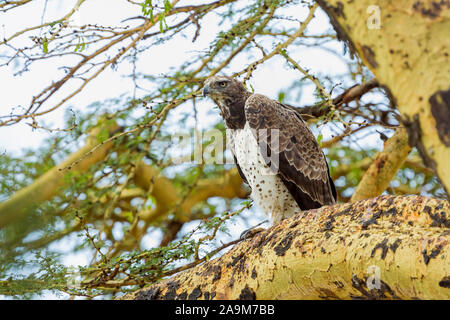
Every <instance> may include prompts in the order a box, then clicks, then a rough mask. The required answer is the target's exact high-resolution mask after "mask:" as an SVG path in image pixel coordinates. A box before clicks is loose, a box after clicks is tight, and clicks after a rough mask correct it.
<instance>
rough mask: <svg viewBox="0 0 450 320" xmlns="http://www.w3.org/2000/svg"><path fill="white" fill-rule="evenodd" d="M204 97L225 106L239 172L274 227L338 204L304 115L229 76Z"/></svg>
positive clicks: (213, 80) (214, 81)
mask: <svg viewBox="0 0 450 320" xmlns="http://www.w3.org/2000/svg"><path fill="white" fill-rule="evenodd" d="M203 96H209V97H210V98H211V99H212V100H213V101H214V102H215V103H216V104H217V106H218V107H219V109H220V113H221V115H222V117H223V119H224V121H225V125H226V127H227V144H228V145H229V147H230V149H231V151H232V153H233V156H234V161H235V163H236V166H237V168H238V171H239V173H240V175H241V177H242V179H243V180H244V181H245V182H246V183H247V184H248V185H249V186H250V187H251V189H252V193H251V197H252V199H253V200H254V201H255V202H256V204H257V205H258V206H259V207H260V208H261V209H262V210H263V211H264V212H265V213H266V215H268V216H269V217H270V218H271V221H272V223H273V224H274V223H277V222H279V221H280V220H282V219H285V218H288V217H290V216H292V215H293V214H295V213H298V212H300V211H301V210H309V209H314V208H320V207H321V206H324V205H329V204H333V203H335V201H336V189H335V187H334V184H333V181H332V180H331V177H330V174H329V168H328V164H327V162H326V159H325V156H324V154H323V152H322V150H321V149H320V147H319V144H318V143H317V141H316V139H315V137H314V135H313V134H312V132H311V130H310V129H309V128H308V126H307V125H306V124H305V122H304V121H303V120H302V118H301V116H300V114H299V113H297V112H296V111H295V110H294V109H292V108H291V107H288V106H286V105H283V104H282V103H279V102H278V101H275V100H272V99H269V98H267V97H265V96H263V95H261V94H253V93H251V92H249V91H247V90H246V88H245V87H244V85H243V84H242V83H241V82H239V81H238V80H236V79H233V78H230V77H226V76H213V77H210V78H208V79H207V80H206V81H205V83H204V88H203Z"/></svg>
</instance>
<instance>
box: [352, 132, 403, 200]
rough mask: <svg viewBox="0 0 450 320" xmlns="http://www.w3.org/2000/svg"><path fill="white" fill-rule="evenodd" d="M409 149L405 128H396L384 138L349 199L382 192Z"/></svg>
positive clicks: (368, 196) (360, 198)
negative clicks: (386, 138)
mask: <svg viewBox="0 0 450 320" xmlns="http://www.w3.org/2000/svg"><path fill="white" fill-rule="evenodd" d="M410 151H411V147H410V146H409V144H408V136H407V133H406V130H405V129H404V128H398V129H397V130H396V131H395V133H394V135H393V136H392V137H391V138H389V139H388V140H386V142H385V143H384V149H383V150H382V151H381V152H380V153H379V154H378V155H377V157H376V159H375V161H374V162H372V164H371V165H370V167H369V168H368V169H367V171H366V172H365V173H364V176H363V178H362V179H361V181H360V182H359V184H358V187H357V188H356V190H355V192H354V193H353V195H352V198H351V201H358V200H362V199H369V198H373V197H376V196H379V195H380V194H382V193H383V192H384V190H386V188H387V187H388V186H389V183H390V182H391V180H392V178H393V177H394V176H395V174H396V173H397V171H398V169H400V167H401V166H402V164H403V163H404V162H405V160H406V158H407V157H408V154H409V152H410Z"/></svg>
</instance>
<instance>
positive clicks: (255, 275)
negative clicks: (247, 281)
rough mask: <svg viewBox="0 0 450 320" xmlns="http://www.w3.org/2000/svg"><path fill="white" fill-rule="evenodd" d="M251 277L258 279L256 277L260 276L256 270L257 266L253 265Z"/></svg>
mask: <svg viewBox="0 0 450 320" xmlns="http://www.w3.org/2000/svg"><path fill="white" fill-rule="evenodd" d="M251 277H252V279H256V277H258V273H257V272H256V268H255V267H253V270H252V275H251Z"/></svg>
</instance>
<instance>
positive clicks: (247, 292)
mask: <svg viewBox="0 0 450 320" xmlns="http://www.w3.org/2000/svg"><path fill="white" fill-rule="evenodd" d="M238 300H256V294H255V292H254V291H253V290H252V289H251V288H249V286H248V284H247V285H245V288H244V289H242V290H241V293H240V294H239V298H238Z"/></svg>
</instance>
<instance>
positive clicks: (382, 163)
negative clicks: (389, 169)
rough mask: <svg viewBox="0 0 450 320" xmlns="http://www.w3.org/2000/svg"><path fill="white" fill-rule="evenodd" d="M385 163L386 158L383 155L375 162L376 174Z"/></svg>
mask: <svg viewBox="0 0 450 320" xmlns="http://www.w3.org/2000/svg"><path fill="white" fill-rule="evenodd" d="M386 162H387V156H386V155H384V154H383V155H382V156H381V157H380V158H379V159H377V160H376V166H377V172H380V170H381V169H383V168H384V165H385V164H386Z"/></svg>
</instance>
